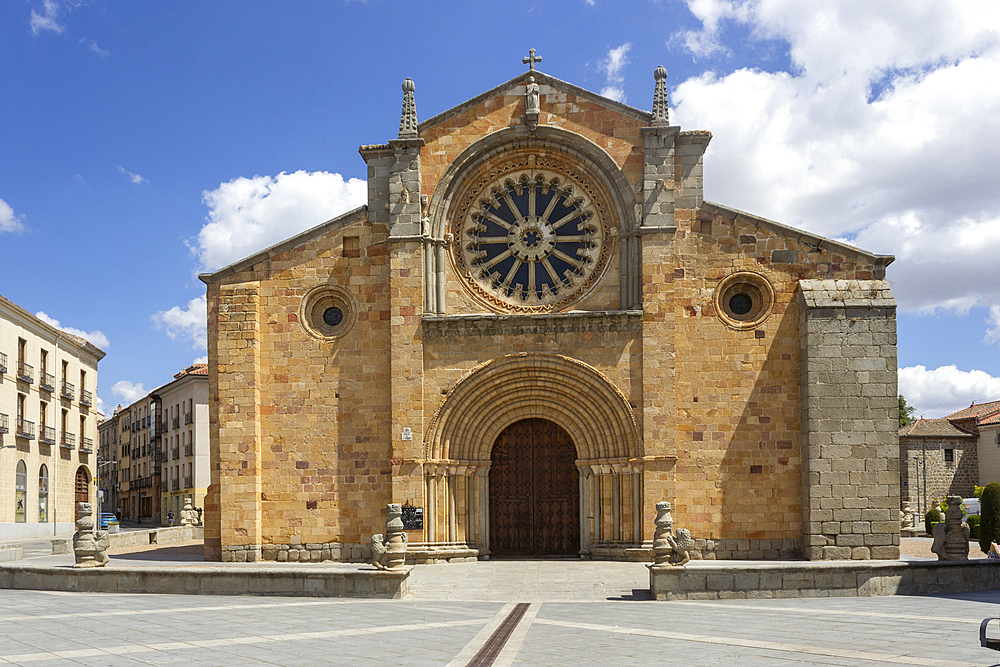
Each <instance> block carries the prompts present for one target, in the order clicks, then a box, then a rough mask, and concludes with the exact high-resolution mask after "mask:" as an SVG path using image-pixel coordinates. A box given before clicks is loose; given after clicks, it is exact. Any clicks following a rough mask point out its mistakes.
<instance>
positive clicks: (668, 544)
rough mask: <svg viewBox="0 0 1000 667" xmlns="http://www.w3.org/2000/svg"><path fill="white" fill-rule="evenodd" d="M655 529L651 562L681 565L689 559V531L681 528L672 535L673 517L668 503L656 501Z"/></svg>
mask: <svg viewBox="0 0 1000 667" xmlns="http://www.w3.org/2000/svg"><path fill="white" fill-rule="evenodd" d="M655 523H656V531H655V532H654V533H653V563H655V564H656V565H674V566H678V567H679V566H681V565H684V563H686V562H688V561H689V560H691V559H690V558H689V557H688V550H689V549H690V548H691V531H689V530H687V529H685V528H681V529H679V530H678V531H677V534H676V535H674V530H673V527H674V518H673V516H671V514H670V503H669V502H667V501H663V502H659V503H656V519H655Z"/></svg>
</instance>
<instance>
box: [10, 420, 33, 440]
mask: <svg viewBox="0 0 1000 667" xmlns="http://www.w3.org/2000/svg"><path fill="white" fill-rule="evenodd" d="M14 435H15V436H17V437H18V438H24V439H25V440H34V439H35V422H29V421H28V420H27V419H18V420H17V425H16V426H15V429H14Z"/></svg>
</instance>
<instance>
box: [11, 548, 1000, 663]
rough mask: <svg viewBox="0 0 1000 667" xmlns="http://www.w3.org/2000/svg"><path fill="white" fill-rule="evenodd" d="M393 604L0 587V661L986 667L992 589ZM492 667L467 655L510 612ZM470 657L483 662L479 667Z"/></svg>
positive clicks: (567, 586)
mask: <svg viewBox="0 0 1000 667" xmlns="http://www.w3.org/2000/svg"><path fill="white" fill-rule="evenodd" d="M411 576H412V584H411V593H412V596H411V597H410V598H407V599H405V600H347V599H304V598H257V597H255V598H251V597H221V596H220V597H216V596H206V595H199V596H184V595H113V594H87V593H65V592H41V591H17V590H5V591H0V600H2V601H3V604H2V605H0V664H18V665H33V666H40V667H41V666H47V665H161V664H170V665H373V666H375V665H378V666H379V667H383V666H386V665H449V666H459V665H463V666H464V665H468V664H470V663H472V664H483V665H486V664H493V665H497V666H499V665H605V666H611V665H637V664H638V665H654V664H655V665H689V666H697V665H751V666H756V665H762V666H763V665H933V666H937V667H958V666H969V665H996V664H998V663H1000V653H996V652H993V651H989V650H986V649H982V648H979V642H978V628H979V622H980V621H981V620H982V619H983V618H985V617H986V616H989V615H996V614H997V612H998V611H1000V593H998V592H996V591H989V592H980V593H963V594H953V595H948V596H909V597H906V596H893V597H878V598H814V599H783V600H725V601H712V602H688V601H686V602H651V601H649V600H648V599H647V593H646V591H645V590H644V589H645V586H646V585H647V579H646V576H645V566H644V565H642V564H641V563H607V562H594V561H572V560H565V561H560V560H552V561H548V560H542V561H490V562H480V563H467V564H450V565H425V566H417V567H415V568H414V569H413V572H412V575H411ZM515 603H522V604H525V605H526V607H525V608H521V609H520V612H521V613H523V616H521V620H520V622H518V623H517V624H516V626H515V627H514V628H513V632H512V633H511V634H510V637H509V639H508V640H507V642H506V644H505V645H504V646H503V647H502V650H501V651H500V652H499V655H497V656H496V657H495V659H494V661H493V662H492V663H489V662H488V659H489V658H488V657H487V658H486V660H487V661H485V662H484V661H483V660H482V659H481V660H480V661H479V662H478V663H475V662H474V661H475V660H476V659H477V658H476V656H477V654H479V653H480V650H481V649H482V647H483V646H484V645H485V644H486V643H487V641H488V640H489V639H490V637H491V635H493V634H494V632H495V631H496V630H497V628H498V626H500V625H501V623H502V622H503V621H504V620H505V619H507V618H508V617H509V616H510V615H511V613H512V612H514V611H518V610H517V609H516V608H515ZM480 658H482V656H480Z"/></svg>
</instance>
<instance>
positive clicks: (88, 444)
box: [80, 438, 94, 454]
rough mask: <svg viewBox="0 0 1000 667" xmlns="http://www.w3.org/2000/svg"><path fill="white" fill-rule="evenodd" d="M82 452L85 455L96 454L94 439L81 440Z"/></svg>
mask: <svg viewBox="0 0 1000 667" xmlns="http://www.w3.org/2000/svg"><path fill="white" fill-rule="evenodd" d="M80 451H81V452H83V453H85V454H93V453H94V441H93V439H92V438H80Z"/></svg>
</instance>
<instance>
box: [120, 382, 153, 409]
mask: <svg viewBox="0 0 1000 667" xmlns="http://www.w3.org/2000/svg"><path fill="white" fill-rule="evenodd" d="M111 393H112V394H114V395H115V396H117V397H118V398H120V399H122V401H124V402H125V404H126V405H127V404H129V403H135V402H136V401H138V400H139V399H140V398H143V397H145V396H146V395H147V394H148V393H149V390H148V389H146V388H145V387H144V386H142V383H139V384H136V383H134V382H129V381H128V380H119V381H118V382H115V383H114V384H113V385H111Z"/></svg>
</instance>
